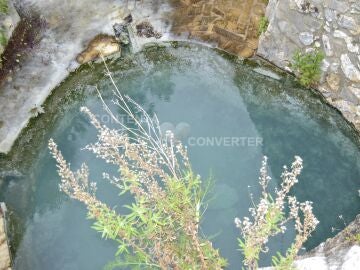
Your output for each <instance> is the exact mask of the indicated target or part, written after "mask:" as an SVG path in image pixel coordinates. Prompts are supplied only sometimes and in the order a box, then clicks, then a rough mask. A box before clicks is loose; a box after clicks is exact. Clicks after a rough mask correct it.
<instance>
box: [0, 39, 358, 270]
mask: <svg viewBox="0 0 360 270" xmlns="http://www.w3.org/2000/svg"><path fill="white" fill-rule="evenodd" d="M110 66H111V70H113V72H114V77H115V78H116V80H117V84H118V86H119V88H120V89H121V90H122V91H124V92H126V93H127V94H128V95H130V96H131V97H132V98H134V99H135V100H136V101H137V102H139V103H140V104H141V105H142V106H144V108H146V110H147V111H148V112H149V113H154V112H155V113H156V114H157V115H158V117H159V119H160V122H161V123H162V127H163V128H164V129H173V130H174V131H175V132H176V134H177V136H178V137H179V138H180V139H182V140H183V142H184V144H186V145H187V146H188V148H189V155H190V159H191V161H192V164H193V168H194V170H195V171H196V172H197V173H199V174H201V175H202V177H203V178H207V177H209V176H212V178H213V179H214V182H215V183H214V188H213V192H212V194H211V196H210V198H209V199H210V200H209V207H208V209H207V212H206V214H205V216H204V222H203V224H202V230H203V233H204V234H206V235H208V236H211V237H213V238H212V240H213V242H214V245H215V246H216V247H218V248H220V251H221V254H222V255H223V256H225V257H226V258H228V259H229V262H230V267H229V269H238V268H239V264H240V261H241V256H240V254H239V252H238V251H237V240H236V238H237V237H238V236H239V234H238V231H237V230H236V228H235V226H234V224H233V220H234V217H236V216H239V217H243V216H244V215H248V212H247V211H248V208H249V207H250V205H251V202H250V199H249V193H253V194H254V196H255V197H256V196H257V195H258V194H259V187H258V184H257V181H258V170H259V168H260V163H261V158H262V156H263V155H267V156H269V161H270V162H269V165H270V173H271V175H272V177H273V181H272V186H273V187H275V186H276V185H277V184H278V182H279V175H280V173H281V170H282V166H283V165H284V164H290V163H291V161H292V160H293V156H294V155H300V156H301V157H302V158H303V159H304V171H303V174H302V175H301V177H300V182H299V184H298V185H297V186H296V187H295V188H294V192H293V193H294V195H296V196H298V198H299V199H300V200H311V201H314V211H315V214H316V215H317V217H318V218H319V220H320V222H321V223H320V224H319V227H318V229H317V231H316V233H315V234H314V237H313V238H312V239H311V240H310V241H309V242H308V243H307V247H308V248H311V247H314V246H315V245H317V244H319V243H320V242H322V241H324V240H325V239H326V238H327V237H330V236H331V235H333V234H332V232H331V227H335V228H338V229H340V228H342V226H343V224H342V223H341V222H340V221H339V219H338V216H339V215H340V214H341V215H343V216H344V218H345V220H346V221H348V222H349V221H351V220H352V219H353V218H354V217H355V215H356V214H357V213H358V212H359V210H360V202H359V199H358V197H357V190H358V189H359V184H360V181H359V179H360V168H359V167H360V161H359V157H360V155H359V143H358V138H357V137H356V136H355V134H354V133H353V131H352V129H351V128H349V126H348V125H347V124H346V123H345V122H344V120H343V119H342V117H341V116H340V115H339V114H338V113H337V112H335V111H334V110H332V109H330V108H329V107H328V106H326V105H324V104H322V103H321V102H320V101H319V98H318V97H316V96H315V95H314V94H313V93H311V92H309V90H305V89H302V88H299V87H298V86H297V84H295V83H294V82H293V81H292V79H291V78H287V77H283V78H282V79H281V80H280V81H275V80H272V79H270V78H267V77H264V76H263V75H260V74H257V73H255V72H253V71H252V67H251V66H249V65H245V64H243V63H241V62H239V61H237V60H235V59H232V58H231V57H224V56H223V55H221V54H220V53H218V52H216V51H213V50H210V49H207V48H203V47H199V46H180V47H179V48H177V49H174V48H171V47H168V48H152V49H149V50H148V51H145V52H143V53H141V54H139V55H136V56H135V57H128V58H126V59H120V60H118V61H115V62H113V63H112V64H111V65H110ZM103 71H104V67H103V66H102V65H101V64H99V65H94V66H92V67H84V68H82V69H81V70H80V71H78V72H77V73H76V74H73V75H72V76H70V78H68V79H67V80H66V81H65V82H64V83H63V84H62V85H61V86H60V87H59V88H58V89H56V91H55V94H54V95H53V96H52V97H51V98H50V99H49V100H48V102H47V105H46V111H47V114H45V115H42V116H41V117H39V118H38V119H37V121H33V122H32V124H31V126H30V127H29V128H28V129H27V130H25V131H24V133H23V135H22V138H21V139H20V140H19V141H18V142H17V144H16V146H15V148H14V150H13V151H12V152H11V153H10V155H9V156H8V157H7V158H4V157H3V158H2V159H0V164H1V167H2V171H3V173H2V174H1V179H2V181H1V193H0V199H1V200H5V201H6V202H7V204H8V206H9V208H10V209H11V211H12V216H13V217H14V220H16V226H15V227H14V229H13V234H12V236H13V237H12V239H13V245H14V248H13V249H14V251H16V252H14V255H15V257H14V258H15V260H14V261H15V266H14V269H15V270H25V269H26V270H28V269H36V270H48V269H55V270H56V269H62V270H63V269H66V270H75V269H89V270H98V269H101V268H102V266H103V265H105V264H106V263H107V262H108V261H110V260H111V259H112V258H113V254H114V253H115V251H116V244H114V243H112V242H109V241H104V240H101V238H100V235H98V234H97V233H96V232H95V231H93V230H92V229H90V225H91V221H89V220H86V219H85V217H86V211H85V209H84V207H83V206H82V205H81V204H79V203H77V202H75V201H71V200H69V199H67V198H66V197H65V196H64V195H63V194H61V193H60V192H59V190H58V183H59V177H58V176H57V174H56V172H55V164H54V161H53V160H52V159H51V158H50V155H49V153H48V150H47V148H46V142H47V140H48V139H49V138H50V137H53V138H54V139H55V141H57V142H58V144H59V147H60V149H61V150H62V151H63V154H64V156H65V158H66V159H67V160H68V161H70V162H71V165H72V167H73V168H78V167H79V166H80V164H81V163H82V162H86V163H88V164H89V167H90V168H91V179H92V180H94V181H98V187H99V192H98V195H99V197H100V198H101V199H102V200H105V201H106V202H108V203H109V204H111V205H122V204H124V203H125V201H119V199H118V197H117V194H116V191H115V190H113V189H111V188H110V186H109V185H108V184H107V183H105V182H103V181H102V180H101V173H102V172H103V171H104V170H110V171H113V172H114V173H115V172H116V171H115V168H113V167H109V165H106V164H105V163H103V162H102V161H99V160H97V159H96V158H95V157H94V156H93V155H91V154H90V153H88V152H86V151H80V148H83V147H84V146H85V145H86V144H88V143H90V142H94V140H95V138H96V133H95V130H94V128H93V127H92V126H91V125H90V124H89V122H88V120H87V119H86V118H85V117H84V116H83V115H81V114H80V113H79V108H80V107H81V106H84V105H86V106H88V107H89V108H90V109H91V110H92V111H93V112H94V113H95V114H97V115H98V116H99V118H100V119H102V120H103V121H104V122H109V123H108V125H110V126H112V125H113V123H111V121H110V118H109V117H108V116H107V115H106V114H104V112H103V110H102V106H101V104H100V102H99V100H98V98H97V97H96V94H95V91H94V87H95V86H98V87H99V89H101V91H102V94H103V96H104V98H105V99H106V100H107V101H108V102H109V103H111V102H110V101H111V99H112V96H111V86H110V83H109V81H108V80H107V79H106V77H105V76H104V73H103ZM118 115H119V117H120V118H121V119H122V120H123V121H125V122H126V121H127V120H126V117H124V116H122V115H121V114H120V112H118ZM128 124H129V125H131V123H128ZM19 153H20V154H19ZM14 223H15V222H14ZM292 232H293V231H292V230H289V231H288V233H287V234H285V235H281V236H279V237H277V238H276V239H274V240H273V241H272V242H271V243H270V247H271V249H272V251H274V250H284V248H286V247H287V245H288V244H289V242H290V241H291V238H292V237H293V235H292V234H293V233H292ZM268 257H269V256H267V258H262V264H263V265H264V264H269V263H270V260H269V258H268Z"/></svg>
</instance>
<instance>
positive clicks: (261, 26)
mask: <svg viewBox="0 0 360 270" xmlns="http://www.w3.org/2000/svg"><path fill="white" fill-rule="evenodd" d="M268 26H269V20H268V18H266V17H265V16H262V17H261V18H260V22H259V30H258V34H259V36H260V35H261V34H262V33H265V31H266V29H267V28H268Z"/></svg>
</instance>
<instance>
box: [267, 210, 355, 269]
mask: <svg viewBox="0 0 360 270" xmlns="http://www.w3.org/2000/svg"><path fill="white" fill-rule="evenodd" d="M359 233H360V215H358V216H357V217H356V218H355V220H354V221H353V222H352V223H350V224H349V225H348V226H347V227H346V228H345V229H344V230H343V231H341V232H340V233H338V234H337V235H336V236H335V237H333V238H330V239H328V240H326V241H325V242H324V243H322V244H320V245H319V246H318V247H316V248H315V249H313V250H311V251H309V252H307V253H306V254H305V255H303V256H301V257H298V259H297V260H296V261H295V263H294V266H295V269H297V270H358V269H359V268H358V267H359V265H360V243H359V242H357V241H358V240H356V238H355V235H358V234H359ZM261 269H262V270H273V268H272V267H266V268H261Z"/></svg>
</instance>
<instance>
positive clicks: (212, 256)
mask: <svg viewBox="0 0 360 270" xmlns="http://www.w3.org/2000/svg"><path fill="white" fill-rule="evenodd" d="M104 64H105V67H106V72H107V75H108V77H109V78H110V81H111V83H112V84H113V86H114V87H113V94H114V96H115V97H116V101H115V102H114V104H115V105H117V106H118V107H119V108H120V109H121V110H122V111H123V112H124V113H125V114H126V115H128V116H129V117H130V118H131V119H132V120H133V121H134V123H135V128H129V127H127V126H126V125H125V124H123V123H122V122H121V121H119V119H117V118H116V116H115V115H114V113H113V112H112V111H111V109H110V108H109V106H108V105H107V104H106V102H105V101H104V99H103V97H102V96H101V94H100V91H99V90H98V89H97V90H98V93H99V97H100V100H101V102H102V103H103V105H104V108H105V110H106V111H107V112H108V113H109V115H110V116H111V117H112V118H113V120H114V121H115V123H117V124H119V125H120V127H121V129H120V130H115V129H110V128H108V127H106V126H105V125H103V124H102V123H100V122H99V121H98V120H97V119H96V117H95V115H94V114H92V113H91V112H90V110H89V109H88V108H86V107H83V108H81V111H82V112H83V113H85V114H86V115H87V116H88V117H89V119H90V122H91V123H92V125H93V126H94V127H95V128H96V129H97V130H98V141H97V142H96V143H94V144H89V145H88V146H86V147H85V149H86V150H89V151H91V152H93V153H94V154H95V155H96V156H97V157H99V158H101V159H104V160H105V161H106V162H107V163H110V164H113V165H116V166H117V167H118V170H119V173H120V177H114V176H110V175H109V174H107V173H104V178H105V179H108V180H109V181H110V182H111V183H112V184H114V185H115V186H116V187H117V188H119V189H120V190H121V194H123V193H126V192H129V193H130V194H131V195H132V196H133V197H134V201H135V203H134V204H132V205H130V206H128V207H129V209H132V211H131V214H129V215H120V214H119V213H116V212H115V211H114V210H112V209H111V208H110V207H108V206H107V205H106V204H104V203H102V202H100V201H99V200H98V199H97V198H96V196H95V191H96V184H94V183H89V179H88V177H89V173H88V169H87V167H86V166H85V165H83V166H82V168H81V170H79V171H78V172H76V173H73V172H72V171H71V170H70V165H69V164H66V161H65V159H64V158H63V156H62V155H61V152H60V151H59V150H58V149H57V146H56V144H55V142H54V141H53V140H50V141H49V148H50V151H51V152H52V154H53V156H54V158H55V160H56V161H57V164H58V165H57V166H58V173H59V175H60V177H61V184H60V189H61V190H62V191H64V192H65V193H66V194H67V195H68V196H69V197H71V198H74V199H76V200H79V201H81V202H83V203H84V204H86V206H87V208H88V211H89V217H90V218H93V219H95V220H96V223H95V225H94V226H95V227H96V228H97V230H98V231H100V232H102V233H103V235H105V236H106V237H109V238H111V239H114V240H115V239H118V240H120V241H121V243H123V244H124V245H125V246H126V247H130V248H131V250H133V251H134V252H135V253H134V254H133V255H134V256H135V257H134V258H137V259H136V260H137V261H138V263H139V265H144V264H145V265H148V266H149V267H150V266H151V267H155V268H160V269H164V270H165V269H179V270H180V269H184V268H189V267H190V268H191V269H201V270H207V269H216V270H218V269H221V268H222V267H223V265H224V264H225V262H224V260H223V259H222V258H221V257H220V255H219V254H218V252H217V251H216V250H215V249H213V248H212V246H211V244H210V242H208V241H206V240H204V239H202V238H201V237H200V236H199V222H200V220H199V218H200V206H198V205H200V204H201V201H202V199H203V198H202V197H201V196H203V195H201V196H200V193H199V192H200V191H201V189H199V188H200V184H201V181H199V179H198V177H197V176H194V175H193V174H192V172H191V166H190V164H189V160H188V156H187V149H186V148H185V147H184V146H183V145H182V144H181V142H179V141H176V140H175V138H174V135H173V134H172V133H166V134H162V133H161V131H160V126H159V121H158V119H157V118H156V116H155V117H153V118H152V117H150V115H149V114H148V113H147V112H146V111H145V110H144V109H143V108H142V107H141V106H140V105H138V104H137V103H136V102H135V101H134V100H132V99H131V98H130V97H128V96H125V95H123V94H122V93H121V92H120V90H119V89H118V87H117V86H116V84H115V81H114V79H113V77H112V75H111V73H110V71H109V69H108V66H107V64H106V62H105V60H104ZM132 107H134V108H135V110H136V113H140V115H141V116H142V117H143V118H144V119H143V120H144V121H143V122H140V121H139V120H138V118H137V116H136V113H135V111H134V109H132ZM178 196H180V197H178ZM199 196H200V197H199ZM139 211H140V212H139ZM122 250H123V249H122ZM122 252H123V251H122ZM204 252H206V254H205V253H204ZM137 254H140V255H141V256H142V257H139V256H138V255H137ZM136 256H137V257H136ZM139 258H140V259H139ZM129 263H131V265H132V264H133V263H132V262H131V261H129ZM129 265H130V264H129ZM181 265H186V266H181Z"/></svg>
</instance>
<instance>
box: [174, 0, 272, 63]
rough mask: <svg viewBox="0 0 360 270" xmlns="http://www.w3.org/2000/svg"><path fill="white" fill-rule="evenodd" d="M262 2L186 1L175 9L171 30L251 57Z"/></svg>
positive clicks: (254, 47)
mask: <svg viewBox="0 0 360 270" xmlns="http://www.w3.org/2000/svg"><path fill="white" fill-rule="evenodd" d="M265 8H266V4H265V1H264V0H234V1H231V0H210V1H209V0H200V1H199V0H187V1H180V3H178V4H177V5H176V6H175V12H174V18H173V21H174V22H173V28H172V30H173V31H174V32H175V33H177V34H184V33H188V35H189V38H197V39H200V40H202V41H205V42H208V43H216V44H217V46H218V47H219V48H221V49H224V50H226V51H228V52H230V53H234V54H237V55H240V56H243V57H250V56H252V55H253V54H254V52H255V50H256V49H257V44H258V28H259V26H258V25H259V21H260V18H261V17H262V16H263V15H264V13H265Z"/></svg>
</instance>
